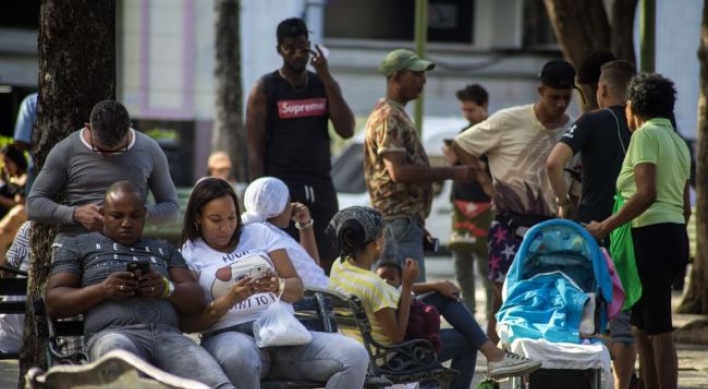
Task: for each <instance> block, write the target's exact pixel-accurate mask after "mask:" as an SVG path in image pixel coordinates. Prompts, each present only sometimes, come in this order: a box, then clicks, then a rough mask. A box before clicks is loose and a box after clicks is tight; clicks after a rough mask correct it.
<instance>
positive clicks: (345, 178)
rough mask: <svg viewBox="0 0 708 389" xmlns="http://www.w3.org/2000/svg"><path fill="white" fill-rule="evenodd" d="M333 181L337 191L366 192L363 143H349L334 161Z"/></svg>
mask: <svg viewBox="0 0 708 389" xmlns="http://www.w3.org/2000/svg"><path fill="white" fill-rule="evenodd" d="M332 181H333V182H334V188H335V189H336V190H337V193H363V192H366V182H365V181H364V145H363V144H361V143H351V144H349V145H348V146H347V147H346V148H345V149H344V150H343V151H342V153H341V154H339V156H338V157H337V158H336V159H335V160H334V162H332Z"/></svg>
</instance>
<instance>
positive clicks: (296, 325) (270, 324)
mask: <svg viewBox="0 0 708 389" xmlns="http://www.w3.org/2000/svg"><path fill="white" fill-rule="evenodd" d="M253 337H254V338H255V339H256V346H258V347H260V348H263V347H271V346H298V345H301V344H307V343H309V342H310V340H312V335H310V332H309V331H308V330H307V328H305V326H303V325H302V323H300V322H299V321H298V320H297V319H296V318H295V316H294V315H293V311H292V308H290V306H289V305H288V304H286V303H284V302H282V301H280V300H278V301H276V302H275V303H273V304H271V306H270V307H268V309H266V311H265V312H263V313H262V314H261V317H259V318H258V319H257V320H256V321H255V322H254V323H253Z"/></svg>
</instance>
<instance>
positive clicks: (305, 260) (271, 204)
mask: <svg viewBox="0 0 708 389" xmlns="http://www.w3.org/2000/svg"><path fill="white" fill-rule="evenodd" d="M243 203H244V206H245V208H246V212H244V213H243V214H242V215H241V220H243V224H244V225H249V224H253V223H258V224H262V225H264V226H266V227H268V228H270V229H271V231H273V232H274V233H275V235H277V236H278V237H279V238H280V242H279V243H280V244H282V245H283V247H285V251H286V252H287V254H288V257H289V258H290V260H291V261H292V263H293V266H294V267H295V269H296V270H297V273H298V275H299V276H300V278H301V279H302V282H303V283H304V284H305V285H308V286H316V287H321V288H326V287H327V284H328V283H329V278H328V277H327V275H325V272H324V270H323V269H322V268H321V267H320V266H319V253H318V251H317V242H316V241H315V232H314V229H313V228H312V226H313V225H314V222H315V221H314V220H312V217H310V210H309V209H307V206H306V205H304V204H301V203H291V202H290V192H289V191H288V187H287V186H286V185H285V183H284V182H283V181H281V180H279V179H277V178H274V177H261V178H259V179H257V180H255V181H253V182H251V183H250V184H249V185H248V187H247V188H246V192H245V194H244V198H243ZM291 220H292V221H293V222H295V227H296V228H297V229H298V230H299V231H300V243H299V244H298V242H297V241H295V240H294V239H293V238H292V237H291V236H290V235H288V233H286V232H285V231H283V230H282V229H281V228H287V227H288V226H289V225H290V221H291ZM324 222H328V221H324Z"/></svg>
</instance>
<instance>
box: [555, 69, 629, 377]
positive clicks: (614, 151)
mask: <svg viewBox="0 0 708 389" xmlns="http://www.w3.org/2000/svg"><path fill="white" fill-rule="evenodd" d="M635 74H636V68H635V66H634V64H633V63H631V62H628V61H623V60H616V61H611V62H607V63H606V64H604V65H602V67H601V73H600V79H599V81H598V86H597V96H596V97H597V103H598V105H599V107H600V108H601V109H599V110H596V111H592V112H589V113H587V114H585V115H583V116H581V117H580V118H579V119H578V120H577V121H576V122H575V123H574V124H573V126H571V127H570V129H568V131H567V132H566V133H565V134H564V135H563V136H562V137H561V139H560V140H559V141H558V143H557V144H556V145H555V147H554V148H553V150H552V151H551V154H550V155H549V156H548V160H547V162H546V166H547V169H548V177H549V179H550V181H551V186H552V187H553V191H554V192H555V193H556V202H557V203H558V205H559V216H560V217H566V215H568V211H569V209H570V208H571V207H572V206H573V205H572V204H571V203H570V201H569V199H568V198H567V197H565V195H564V193H567V190H566V189H565V182H564V181H563V166H565V163H566V161H568V160H569V159H570V158H572V157H573V155H575V154H577V153H581V156H582V166H583V174H582V194H581V198H580V205H579V207H578V213H577V216H576V217H575V219H576V221H578V222H581V223H587V222H590V221H592V220H604V219H605V218H607V217H608V216H610V215H611V214H612V208H613V205H614V195H615V193H616V189H615V188H616V181H617V176H618V175H619V172H620V169H621V167H622V162H623V161H624V155H625V153H626V151H627V148H628V147H629V140H630V136H631V133H630V131H629V127H628V126H627V119H626V118H625V114H624V104H625V94H626V93H625V92H626V89H627V84H628V83H629V81H630V80H631V79H632V77H633V76H634V75H635ZM605 246H606V247H607V248H609V243H608V242H605ZM610 338H611V339H610V352H611V353H612V357H613V362H612V363H613V366H614V369H613V371H614V376H615V388H617V389H626V388H628V387H629V384H630V381H631V375H632V370H633V368H634V362H635V359H636V346H635V342H634V340H633V337H632V333H631V330H630V326H629V312H628V311H624V312H622V313H621V314H619V315H618V316H616V317H615V318H614V319H612V320H611V321H610Z"/></svg>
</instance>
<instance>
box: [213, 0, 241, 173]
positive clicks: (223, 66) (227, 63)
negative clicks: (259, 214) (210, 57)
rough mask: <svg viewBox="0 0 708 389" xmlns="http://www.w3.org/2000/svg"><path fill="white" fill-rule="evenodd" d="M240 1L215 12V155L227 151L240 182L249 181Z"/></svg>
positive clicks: (219, 1) (222, 3)
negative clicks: (242, 83)
mask: <svg viewBox="0 0 708 389" xmlns="http://www.w3.org/2000/svg"><path fill="white" fill-rule="evenodd" d="M240 7H241V2H240V1H239V0H215V8H216V15H217V16H216V42H215V51H216V69H215V76H216V115H215V116H216V117H215V120H214V127H213V132H212V133H213V135H212V151H225V152H227V153H228V154H229V155H230V156H231V160H232V162H233V164H234V169H233V173H234V176H235V177H236V179H237V180H238V181H239V182H245V181H246V172H247V156H246V136H245V132H244V131H245V130H244V125H243V109H242V107H243V88H242V86H241V38H240V36H241V34H240V23H239V20H240Z"/></svg>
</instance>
